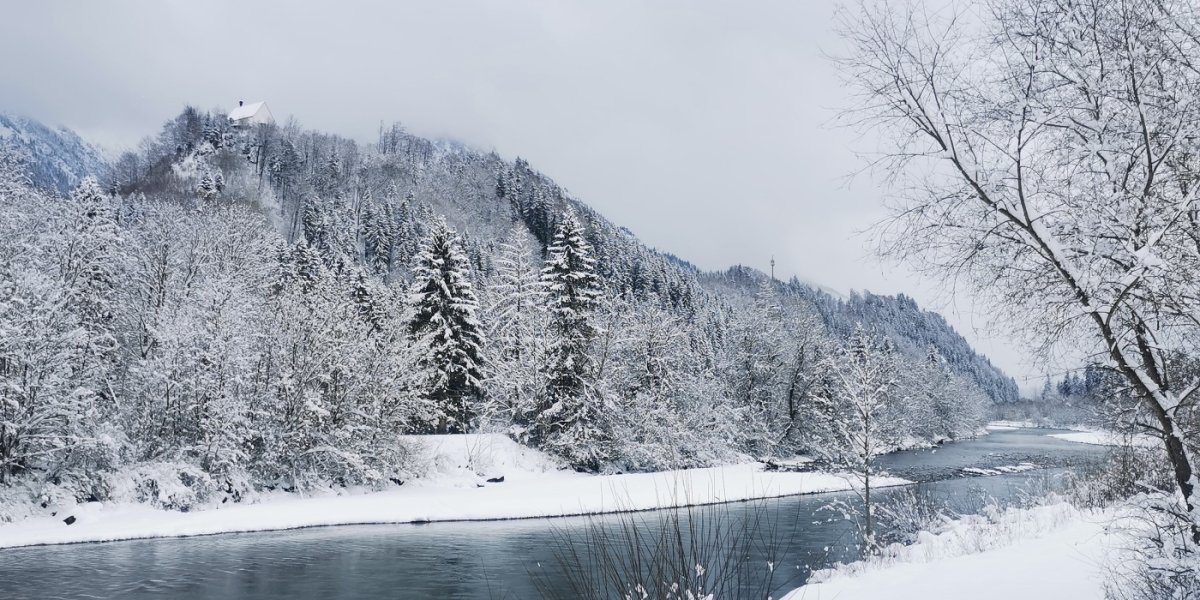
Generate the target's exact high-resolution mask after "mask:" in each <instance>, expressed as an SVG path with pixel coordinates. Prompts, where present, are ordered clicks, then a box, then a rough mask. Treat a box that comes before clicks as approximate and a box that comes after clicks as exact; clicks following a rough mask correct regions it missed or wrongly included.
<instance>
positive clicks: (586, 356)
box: [530, 212, 607, 471]
mask: <svg viewBox="0 0 1200 600" xmlns="http://www.w3.org/2000/svg"><path fill="white" fill-rule="evenodd" d="M548 250H549V256H548V257H547V259H546V264H545V267H544V268H543V269H542V275H541V281H542V286H543V288H544V293H545V302H546V310H547V313H548V317H549V330H550V331H549V337H550V340H549V343H548V345H547V348H546V369H545V374H546V390H545V392H544V398H543V399H542V402H541V406H540V407H539V408H540V410H539V411H538V414H537V415H536V416H535V417H534V422H533V428H532V432H531V436H530V437H531V440H532V441H533V442H534V443H535V444H538V445H540V446H541V447H543V448H546V449H549V450H551V451H553V452H556V453H558V454H560V455H562V456H564V457H566V458H567V459H568V460H570V461H571V462H572V463H573V464H574V465H575V466H576V468H582V469H587V470H593V471H594V470H598V469H599V467H600V463H601V462H602V460H603V458H604V456H605V449H604V448H603V445H604V443H605V442H606V441H607V440H606V438H607V433H606V429H607V428H606V427H605V424H604V411H603V406H602V402H601V399H600V397H599V396H598V394H596V393H595V390H594V389H593V387H592V383H593V381H592V370H593V356H592V351H593V343H594V341H595V338H596V335H597V329H596V326H595V324H594V323H593V322H592V313H593V311H594V310H595V309H596V305H597V302H598V301H599V299H600V289H599V278H598V277H597V276H596V274H595V261H594V260H593V259H592V257H591V246H590V245H589V244H588V242H587V240H586V239H584V229H583V225H582V224H580V222H579V220H578V219H577V218H576V217H575V215H574V214H572V213H570V212H567V213H565V214H564V215H563V218H562V221H561V222H560V223H559V226H558V229H557V231H556V232H555V234H554V239H553V242H552V243H551V245H550V247H549V249H548Z"/></svg>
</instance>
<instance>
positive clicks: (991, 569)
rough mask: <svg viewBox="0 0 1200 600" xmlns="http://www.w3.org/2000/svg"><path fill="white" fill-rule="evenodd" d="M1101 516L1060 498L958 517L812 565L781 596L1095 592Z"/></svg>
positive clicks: (987, 599) (827, 598)
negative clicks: (911, 537)
mask: <svg viewBox="0 0 1200 600" xmlns="http://www.w3.org/2000/svg"><path fill="white" fill-rule="evenodd" d="M1109 518H1110V517H1109V515H1106V514H1104V513H1095V512H1088V511H1080V510H1079V509H1077V508H1075V507H1074V506H1072V505H1070V504H1067V503H1058V504H1051V505H1048V506H1039V507H1036V508H1029V509H1016V508H1013V509H1008V510H1004V511H993V512H990V513H988V514H985V515H974V516H968V517H964V518H963V519H960V520H957V521H954V522H953V523H951V524H950V525H948V527H947V529H946V530H945V531H943V532H941V533H937V534H934V533H928V532H923V533H921V534H920V537H919V538H918V541H917V543H915V544H913V545H910V546H901V545H898V544H896V545H892V546H889V547H887V548H885V549H883V551H882V552H881V554H880V556H878V557H874V558H871V559H868V560H864V561H860V562H855V563H850V564H848V565H839V566H837V567H835V568H833V569H829V570H825V571H818V572H817V573H814V574H813V578H812V583H809V584H808V585H805V586H803V587H801V588H798V589H796V590H793V591H792V592H791V593H789V594H788V595H787V596H785V600H831V599H834V598H836V599H837V600H860V599H862V600H865V599H876V598H889V599H894V600H909V599H920V600H928V599H929V598H971V599H972V600H1009V599H1012V598H1023V599H1026V600H1034V599H1039V598H1045V599H1048V600H1049V599H1053V600H1062V599H1064V598H1081V599H1082V598H1103V597H1104V590H1103V587H1102V583H1103V579H1104V578H1103V577H1102V569H1103V563H1104V560H1105V556H1106V553H1107V551H1108V547H1109V545H1110V543H1111V540H1110V539H1109V536H1108V535H1107V534H1106V533H1105V532H1104V527H1103V525H1102V524H1103V523H1106V522H1107V521H1108V519H1109Z"/></svg>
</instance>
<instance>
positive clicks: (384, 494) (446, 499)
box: [0, 463, 911, 549]
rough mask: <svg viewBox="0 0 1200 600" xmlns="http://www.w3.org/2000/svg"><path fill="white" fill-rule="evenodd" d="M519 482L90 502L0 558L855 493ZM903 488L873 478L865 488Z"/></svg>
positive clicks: (742, 468) (768, 479)
mask: <svg viewBox="0 0 1200 600" xmlns="http://www.w3.org/2000/svg"><path fill="white" fill-rule="evenodd" d="M521 475H524V474H521ZM520 479H521V478H520V477H518V480H517V481H512V482H511V483H497V484H493V485H487V486H484V487H471V488H465V487H437V486H434V485H431V486H425V487H413V488H408V489H406V488H394V489H389V490H384V491H375V492H367V493H360V494H346V495H326V496H319V497H307V498H305V497H301V496H300V495H298V494H290V493H283V492H280V493H276V494H272V495H269V496H267V497H265V498H263V499H261V500H260V501H258V502H256V503H253V504H244V505H243V504H238V505H233V506H222V507H219V508H209V509H206V510H198V511H191V512H178V511H168V510H163V509H157V508H154V507H151V506H147V505H144V504H136V503H119V504H106V503H101V502H92V503H86V504H79V505H76V506H75V507H73V508H72V509H71V510H68V511H66V512H58V514H55V515H53V516H42V517H32V518H27V519H24V520H22V521H17V522H13V523H6V524H3V525H0V549H12V548H21V547H35V546H50V545H65V544H82V543H102V542H116V541H131V540H140V539H160V538H186V537H199V536H210V535H222V534H240V533H265V532H275V531H292V530H297V529H310V528H315V527H340V526H353V525H409V524H411V525H420V524H429V523H452V522H487V521H510V520H527V519H549V518H566V517H581V516H594V515H604V514H621V513H634V512H646V511H654V510H665V509H675V508H687V507H695V506H706V505H716V504H728V503H737V502H751V501H756V500H769V499H776V498H785V497H790V496H803V495H812V494H821V493H834V492H845V491H851V490H852V489H854V487H855V484H854V482H853V481H852V479H853V477H852V476H847V475H844V474H835V473H827V472H805V473H790V472H770V471H764V470H763V465H762V463H744V464H737V465H727V466H722V467H710V468H705V469H691V470H685V471H664V472H658V473H634V474H620V475H582V474H577V473H554V474H538V476H535V477H530V478H528V479H525V480H524V481H521V480H520ZM910 483H911V482H910V481H908V480H905V479H901V478H897V477H881V478H878V479H875V480H874V481H873V482H872V486H873V487H892V486H899V485H908V484H910ZM572 505H573V506H574V508H571V506H572ZM56 512H57V511H56ZM71 517H74V520H73V522H72V524H71V525H67V524H66V523H65V521H64V520H65V519H70V518H71Z"/></svg>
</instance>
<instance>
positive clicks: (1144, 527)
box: [1105, 494, 1200, 600]
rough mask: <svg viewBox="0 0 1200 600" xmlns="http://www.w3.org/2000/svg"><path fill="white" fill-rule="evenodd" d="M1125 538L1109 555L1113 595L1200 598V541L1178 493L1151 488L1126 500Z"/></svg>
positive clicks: (1114, 598) (1151, 599)
mask: <svg viewBox="0 0 1200 600" xmlns="http://www.w3.org/2000/svg"><path fill="white" fill-rule="evenodd" d="M1116 523H1117V524H1118V525H1117V527H1116V530H1117V531H1118V532H1119V533H1120V534H1121V535H1120V536H1119V538H1118V539H1120V540H1121V542H1120V544H1119V545H1118V546H1117V547H1116V548H1115V549H1114V554H1113V555H1112V556H1110V557H1109V564H1108V568H1107V569H1106V572H1107V574H1108V579H1107V581H1105V597H1106V598H1108V599H1109V600H1191V599H1193V598H1200V544H1197V543H1196V542H1195V541H1194V540H1193V539H1192V526H1191V520H1190V518H1189V516H1188V515H1187V514H1186V512H1185V511H1183V509H1182V505H1181V503H1180V502H1179V499H1178V496H1177V495H1176V494H1146V495H1141V496H1138V497H1137V498H1135V499H1133V500H1131V501H1130V502H1128V503H1126V504H1125V505H1123V506H1122V508H1121V509H1120V511H1119V512H1118V518H1117V519H1116Z"/></svg>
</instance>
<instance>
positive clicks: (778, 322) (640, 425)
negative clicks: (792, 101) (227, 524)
mask: <svg viewBox="0 0 1200 600" xmlns="http://www.w3.org/2000/svg"><path fill="white" fill-rule="evenodd" d="M56 135H58V134H56ZM26 139H28V136H26ZM9 146H10V147H9V149H8V150H6V151H4V152H2V153H0V482H7V483H8V484H9V485H8V486H7V487H8V488H9V489H10V490H11V489H17V490H19V493H23V494H24V493H28V494H31V495H32V496H33V497H35V498H43V499H44V498H47V497H49V496H53V495H55V494H58V495H71V496H74V497H75V498H79V499H85V498H113V497H119V498H136V499H139V500H143V501H148V502H153V503H156V504H159V505H162V506H168V507H188V506H190V505H193V504H195V503H198V502H204V501H211V500H213V499H215V498H220V499H232V500H235V501H236V500H238V499H240V498H242V497H244V496H245V495H247V494H248V493H251V492H253V491H254V490H259V489H267V488H269V489H277V488H278V489H289V490H291V489H309V488H314V487H328V486H349V485H372V486H387V485H397V484H401V483H403V482H404V481H406V480H408V479H409V478H411V477H418V476H420V475H421V471H422V468H423V465H422V460H421V456H420V455H419V452H417V451H416V450H415V449H414V447H413V445H412V444H411V443H410V437H411V435H412V434H424V433H459V432H474V431H494V432H504V433H507V434H509V435H510V436H512V437H513V438H514V439H517V440H518V441H521V442H522V443H525V444H529V445H531V446H534V447H538V448H541V449H544V450H546V451H548V452H551V453H553V454H555V455H557V456H560V457H562V458H563V460H564V461H566V462H567V463H569V464H570V465H572V466H574V467H575V468H577V469H580V470H586V471H641V470H659V469H669V468H687V467H695V466H702V465H710V464H715V463H719V462H723V461H730V460H740V459H744V458H746V457H752V458H756V459H769V458H772V457H780V456H791V455H794V454H797V453H806V452H807V453H814V452H816V451H817V450H818V449H819V448H821V447H822V446H825V445H828V444H829V443H830V442H831V440H834V439H835V438H838V437H839V436H842V434H844V433H845V431H844V430H845V427H846V423H847V419H846V418H844V417H845V414H847V413H849V412H852V411H853V410H855V407H854V406H852V405H851V402H850V400H844V399H848V398H852V397H853V394H852V393H851V392H852V390H851V388H852V387H853V385H858V384H861V381H857V383H856V380H855V379H854V378H855V377H856V376H857V375H856V374H857V373H859V372H860V371H861V370H862V367H863V365H869V366H870V367H871V372H872V376H873V377H878V378H880V379H879V381H881V382H883V383H881V384H880V385H886V386H887V387H888V388H889V389H892V390H895V394H894V395H895V396H896V398H897V399H898V400H899V401H896V402H891V403H890V404H889V406H888V407H887V412H886V414H881V415H879V418H878V423H877V424H871V423H867V424H866V426H867V427H868V428H871V427H876V428H877V429H878V433H877V435H878V440H879V441H880V442H881V443H880V444H879V448H880V450H881V451H883V450H886V449H887V448H893V449H894V448H898V447H903V446H910V445H915V444H922V443H933V442H937V441H939V440H943V439H953V438H957V437H962V436H968V435H972V434H974V433H975V432H977V431H978V430H979V429H980V428H981V426H982V423H983V419H984V415H985V413H986V411H987V410H988V409H989V406H990V405H991V404H993V403H1002V402H1011V401H1015V400H1016V398H1017V390H1016V385H1015V382H1013V380H1012V379H1011V378H1009V377H1007V376H1005V375H1004V374H1003V373H1001V372H1000V371H999V370H998V369H996V368H995V367H993V366H992V365H991V364H990V363H989V362H988V361H987V359H986V358H984V357H982V356H980V355H978V354H976V353H975V352H974V351H972V350H971V348H970V347H969V346H968V345H967V343H966V342H965V340H963V339H962V338H961V337H960V336H959V335H958V334H957V333H955V332H954V331H953V329H952V328H951V327H950V326H949V325H948V324H947V323H946V322H945V321H944V320H943V319H942V318H941V317H940V316H938V315H936V314H935V313H931V312H927V311H922V310H921V309H919V308H918V307H917V305H916V304H915V302H913V301H912V300H911V299H910V298H907V297H905V296H899V297H886V296H877V295H872V294H869V293H861V294H860V293H855V294H852V295H851V296H850V297H849V298H838V297H835V296H833V295H830V294H829V293H827V292H824V291H821V290H818V289H815V288H813V287H811V286H808V285H805V284H802V283H800V282H799V281H797V280H795V279H793V280H791V281H787V282H783V281H777V280H775V279H773V278H772V277H769V276H767V275H765V274H763V273H761V272H759V271H756V270H754V269H750V268H746V267H735V268H732V269H730V270H728V271H726V272H722V273H705V272H701V271H699V270H698V269H696V268H695V267H694V266H692V265H690V264H688V263H686V262H685V261H682V260H680V259H678V258H676V257H674V256H672V255H670V254H666V253H662V252H659V251H656V250H654V249H651V248H648V247H646V246H645V245H643V244H642V243H641V242H639V241H638V240H637V239H636V238H635V237H634V236H633V235H632V234H631V233H629V232H628V231H627V230H625V229H623V228H620V227H617V226H616V225H614V224H612V223H610V222H608V221H607V220H606V219H604V218H603V217H601V216H600V215H598V214H597V213H596V212H595V211H594V210H592V209H591V208H589V207H588V206H586V205H585V204H583V203H581V202H580V201H578V200H576V199H574V198H571V197H570V196H569V195H568V194H567V193H566V191H565V190H563V189H562V188H561V187H559V186H558V185H556V184H555V183H554V182H553V181H551V180H550V179H549V178H547V177H545V176H544V175H542V174H540V173H538V172H537V171H536V170H534V169H533V168H532V167H531V166H530V165H529V164H528V163H527V162H526V161H524V160H521V159H517V160H515V161H512V162H510V161H506V160H504V159H502V158H501V157H500V156H498V155H497V154H495V153H485V152H479V151H475V150H472V149H469V148H466V147H463V146H460V145H457V144H453V143H444V142H433V141H429V140H426V139H422V138H420V137H417V136H414V135H411V134H409V133H407V132H406V131H405V130H404V129H403V128H402V127H400V126H398V125H397V126H392V127H387V128H381V130H380V132H379V136H378V140H377V141H376V142H375V143H372V144H369V145H360V144H358V143H356V142H355V141H352V140H349V139H345V138H341V137H338V136H334V135H329V134H326V133H321V132H315V131H309V130H305V129H303V128H301V127H300V126H299V125H297V124H296V123H294V122H292V123H288V124H286V125H282V126H277V125H274V124H269V125H257V126H254V127H249V128H235V127H233V126H232V125H231V124H230V123H229V121H228V119H226V117H225V116H224V114H223V113H221V112H219V111H214V112H204V111H200V110H196V109H191V108H189V109H186V110H185V111H183V113H182V114H180V115H179V116H178V117H177V118H175V119H173V120H171V121H170V122H168V123H167V124H166V125H165V126H164V127H163V129H162V131H161V132H160V133H159V134H158V135H156V136H153V137H150V138H147V139H146V140H145V141H144V142H143V143H142V144H141V146H140V147H139V148H138V149H137V150H136V151H132V152H127V153H126V154H124V155H123V156H121V157H120V158H119V159H118V160H116V161H115V162H113V164H111V165H107V164H106V165H103V168H99V167H97V168H96V170H97V171H98V172H99V176H98V177H96V178H87V179H84V180H82V182H81V183H79V184H78V185H77V186H76V187H74V189H72V190H70V191H69V193H62V192H59V191H58V189H57V188H59V187H61V186H59V185H58V184H57V183H53V182H56V181H66V180H68V179H69V177H67V176H61V177H58V178H56V177H52V176H48V175H46V173H47V172H53V171H54V170H55V168H56V166H55V165H47V164H45V163H42V162H39V160H40V159H39V157H38V156H37V155H34V154H32V153H29V152H25V151H23V148H27V145H25V146H22V144H19V143H18V144H10V145H9ZM73 168H79V166H78V165H76V166H75V167H73ZM34 173H39V175H37V177H36V180H35V178H34V177H32V176H31V174H34ZM46 182H51V184H50V185H47V183H46ZM3 489H5V486H0V490H3Z"/></svg>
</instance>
